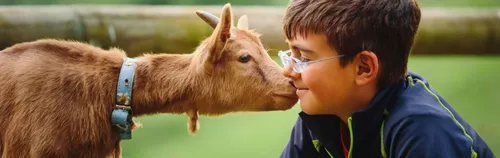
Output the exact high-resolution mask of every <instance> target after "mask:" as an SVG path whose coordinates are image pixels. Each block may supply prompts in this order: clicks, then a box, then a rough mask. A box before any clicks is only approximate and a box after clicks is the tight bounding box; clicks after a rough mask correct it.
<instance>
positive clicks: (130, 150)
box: [122, 56, 500, 158]
mask: <svg viewBox="0 0 500 158" xmlns="http://www.w3.org/2000/svg"><path fill="white" fill-rule="evenodd" d="M498 68H500V57H471V56H419V57H412V58H411V59H410V64H409V69H410V70H411V71H414V72H417V73H420V74H422V75H423V76H425V77H426V78H427V79H428V80H429V82H430V85H431V86H432V88H434V89H436V90H437V91H438V93H439V94H440V95H442V96H443V97H444V98H445V99H446V100H447V101H448V102H449V103H450V104H452V106H453V107H454V108H455V109H456V110H457V111H458V112H459V113H460V114H461V115H462V116H463V117H464V118H465V119H466V120H467V121H468V122H469V123H471V124H472V126H473V127H474V128H476V130H477V131H478V133H479V134H480V135H481V136H482V137H483V138H484V139H485V140H486V142H487V143H488V144H489V146H490V147H491V148H492V150H493V151H494V152H495V154H497V155H498V154H500V137H499V136H496V134H498V133H500V123H498V120H499V119H500V115H498V112H500V95H499V94H500V83H499V82H498V78H500V74H499V73H498ZM299 111H300V109H299V106H295V107H294V108H293V109H292V110H289V111H284V112H262V113H234V114H229V115H225V116H221V117H217V118H206V117H203V118H200V124H201V129H200V131H199V133H198V134H197V135H189V134H188V133H187V127H186V126H187V117H185V116H183V115H166V114H163V115H156V116H148V117H141V118H138V119H137V120H139V121H140V122H142V123H143V124H144V128H142V129H138V130H136V131H135V132H134V133H133V139H132V140H128V141H123V143H122V144H123V155H124V157H126V158H142V157H148V158H149V157H155V158H156V157H165V158H192V157H218V158H225V157H238V158H255V157H259V158H272V157H278V156H279V154H280V152H281V150H282V149H283V146H284V145H285V144H286V142H287V141H288V137H289V135H290V130H291V128H292V125H293V123H294V121H295V119H296V117H297V113H298V112H299Z"/></svg>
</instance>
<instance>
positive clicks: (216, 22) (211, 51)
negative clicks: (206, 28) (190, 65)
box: [196, 3, 233, 63]
mask: <svg viewBox="0 0 500 158" xmlns="http://www.w3.org/2000/svg"><path fill="white" fill-rule="evenodd" d="M196 13H197V14H198V16H200V18H201V19H203V20H204V21H205V22H206V23H207V24H209V25H210V26H211V27H213V28H214V32H212V35H211V36H210V38H209V39H208V40H209V41H208V43H207V52H206V53H207V54H206V55H205V57H206V58H205V59H206V60H207V61H208V62H210V63H215V62H217V61H218V60H220V59H221V57H222V56H223V55H222V54H223V52H224V48H225V46H226V43H227V41H228V39H229V38H230V37H231V27H232V26H233V23H232V21H233V19H232V18H233V15H232V13H231V4H229V3H227V4H226V5H224V8H223V9H222V15H221V18H220V19H219V18H218V17H216V16H214V15H212V14H210V13H207V12H203V11H197V12H196Z"/></svg>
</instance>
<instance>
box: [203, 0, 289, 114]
mask: <svg viewBox="0 0 500 158" xmlns="http://www.w3.org/2000/svg"><path fill="white" fill-rule="evenodd" d="M196 13H197V14H198V16H199V17H200V18H201V19H203V20H204V21H205V22H206V23H208V24H209V25H210V26H211V27H212V28H214V31H213V33H212V34H211V36H210V37H208V38H207V39H205V40H204V41H203V42H202V43H201V44H200V46H199V47H198V48H197V51H196V52H195V56H196V58H194V62H196V63H197V65H199V66H198V67H197V70H198V73H197V74H198V76H200V77H198V78H199V79H200V80H203V81H197V82H198V83H199V84H203V85H202V86H201V87H197V89H199V91H198V92H199V93H203V94H200V96H204V97H203V100H205V101H206V104H204V105H199V106H197V110H198V112H199V113H200V114H202V115H203V114H204V115H219V114H224V113H228V112H238V111H274V110H288V109H290V108H291V107H293V105H295V104H296V103H297V101H298V97H297V96H296V94H295V90H296V89H295V87H294V86H292V85H291V83H290V80H289V79H287V78H286V77H285V76H283V74H282V68H281V67H280V66H279V65H278V64H277V63H276V62H274V61H273V60H272V58H271V57H270V56H269V54H268V53H267V51H266V49H265V48H264V47H263V45H262V42H261V41H260V39H259V35H258V34H257V33H255V32H254V31H252V30H249V29H248V21H247V16H246V15H243V16H242V17H240V19H239V20H238V23H237V26H233V19H232V13H231V5H230V4H229V3H228V4H226V5H225V6H224V8H223V9H222V15H221V17H220V18H219V17H216V16H214V15H212V14H210V13H207V12H204V11H197V12H196Z"/></svg>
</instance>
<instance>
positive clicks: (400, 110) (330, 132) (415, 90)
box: [280, 72, 495, 158]
mask: <svg viewBox="0 0 500 158" xmlns="http://www.w3.org/2000/svg"><path fill="white" fill-rule="evenodd" d="M340 121H341V120H340V119H339V118H338V117H337V116H334V115H307V114H305V113H304V112H300V113H299V118H298V119H297V122H296V123H295V125H294V127H293V129H292V133H291V137H290V140H289V141H288V143H287V144H286V146H285V148H284V150H283V151H282V153H281V156H280V157H281V158H299V157H300V158H306V157H307V158H316V157H318V158H320V157H325V158H331V157H335V158H344V153H343V150H342V145H341V142H340V134H339V133H340V130H339V129H340V123H341V122H340ZM348 127H349V134H350V137H349V138H350V142H351V143H350V146H347V149H349V154H348V156H349V158H372V157H390V158H399V157H405V158H413V157H414V158H470V157H473V158H474V157H478V158H492V157H495V155H494V154H493V153H492V151H491V149H489V147H488V145H487V144H486V143H485V142H484V140H483V139H482V138H481V137H480V136H479V134H478V133H476V131H475V130H474V129H473V128H472V127H471V125H469V124H468V123H467V122H466V121H465V120H464V119H463V118H462V117H461V116H460V115H459V114H458V113H457V112H456V111H455V110H454V109H453V108H452V107H451V106H450V105H449V104H448V103H447V102H446V101H445V100H444V99H443V98H442V97H441V96H439V94H438V93H437V92H436V91H434V90H433V89H432V88H430V87H429V85H428V83H427V81H426V80H425V79H424V78H423V77H422V76H420V75H418V74H416V73H413V72H410V73H409V75H408V77H407V78H405V79H404V80H401V82H399V83H398V84H394V85H390V86H387V87H385V88H383V89H382V90H381V91H380V92H379V93H378V94H377V95H376V96H375V98H374V100H373V101H372V103H371V104H370V105H369V106H368V107H367V108H366V109H364V110H361V111H357V112H355V113H353V114H352V116H351V117H350V118H349V119H348Z"/></svg>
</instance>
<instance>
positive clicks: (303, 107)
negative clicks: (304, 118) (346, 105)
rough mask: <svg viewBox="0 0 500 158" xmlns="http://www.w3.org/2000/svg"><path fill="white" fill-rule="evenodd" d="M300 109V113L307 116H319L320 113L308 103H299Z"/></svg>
mask: <svg viewBox="0 0 500 158" xmlns="http://www.w3.org/2000/svg"><path fill="white" fill-rule="evenodd" d="M300 109H301V110H302V112H304V113H306V114H308V115H318V114H320V111H321V110H319V109H318V108H317V107H315V106H314V105H310V104H308V103H304V102H303V101H302V100H301V101H300Z"/></svg>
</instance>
